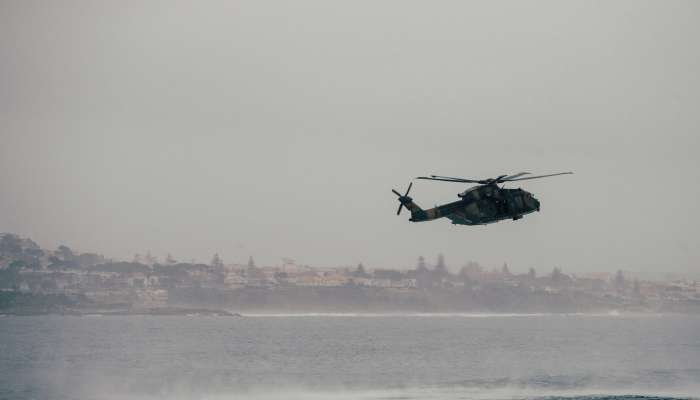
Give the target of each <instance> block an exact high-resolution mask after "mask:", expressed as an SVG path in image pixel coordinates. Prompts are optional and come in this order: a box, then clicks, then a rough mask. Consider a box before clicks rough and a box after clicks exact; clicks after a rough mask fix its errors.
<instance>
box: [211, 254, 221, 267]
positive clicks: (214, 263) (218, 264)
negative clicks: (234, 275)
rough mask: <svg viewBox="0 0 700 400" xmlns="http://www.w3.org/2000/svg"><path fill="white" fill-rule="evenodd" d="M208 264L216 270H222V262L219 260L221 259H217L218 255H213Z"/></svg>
mask: <svg viewBox="0 0 700 400" xmlns="http://www.w3.org/2000/svg"><path fill="white" fill-rule="evenodd" d="M210 264H211V266H212V267H216V268H222V267H223V266H224V262H223V260H222V259H221V257H219V253H216V254H214V257H212V259H211V263H210Z"/></svg>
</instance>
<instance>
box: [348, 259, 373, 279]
mask: <svg viewBox="0 0 700 400" xmlns="http://www.w3.org/2000/svg"><path fill="white" fill-rule="evenodd" d="M352 275H353V276H355V277H357V278H367V277H368V276H369V274H367V271H366V270H365V266H364V265H362V263H359V264H357V269H355V272H353V274H352Z"/></svg>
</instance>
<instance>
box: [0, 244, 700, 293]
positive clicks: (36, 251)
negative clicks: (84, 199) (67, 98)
mask: <svg viewBox="0 0 700 400" xmlns="http://www.w3.org/2000/svg"><path fill="white" fill-rule="evenodd" d="M289 287H308V288H321V287H322V288H338V287H355V288H375V289H385V290H392V291H416V290H428V291H430V290H469V291H480V290H481V291H483V290H490V289H494V288H500V289H504V288H505V289H508V288H510V289H512V290H514V291H515V290H518V291H540V292H544V293H561V292H582V293H588V294H591V295H595V296H598V297H605V296H608V297H610V296H612V297H618V298H631V299H646V300H651V301H653V300H657V301H664V300H674V299H675V300H684V301H686V300H687V301H697V302H700V284H698V282H695V281H687V280H678V281H674V282H663V283H660V282H650V281H640V280H636V279H629V278H627V277H626V276H625V274H623V273H622V272H621V271H618V272H617V273H613V274H607V273H600V274H588V275H586V276H580V277H577V276H570V275H567V274H564V273H563V272H562V271H561V270H560V269H558V268H554V269H553V270H552V271H551V273H548V274H546V275H543V276H538V275H537V272H536V271H535V270H534V269H530V270H529V271H528V272H527V273H525V274H513V273H511V272H510V270H509V269H508V266H507V265H505V264H504V265H503V267H502V268H499V269H495V270H485V269H484V268H482V267H481V266H480V265H479V264H477V263H474V262H470V263H468V264H466V265H465V266H463V267H462V268H461V269H460V270H459V272H457V273H455V272H452V271H450V270H449V269H448V268H447V267H446V266H445V262H444V259H443V258H442V257H439V258H438V261H437V263H436V265H434V266H428V265H427V264H426V262H425V260H424V259H423V258H422V257H421V258H420V259H419V260H418V263H417V266H416V267H415V268H411V269H404V270H389V269H375V270H371V271H370V270H367V269H365V268H364V266H363V265H362V264H360V265H358V266H356V267H338V268H312V267H308V266H301V265H297V264H296V263H294V262H293V261H291V260H284V261H283V262H282V263H281V265H279V266H274V267H267V266H263V267H258V266H256V265H255V263H254V262H253V260H252V259H250V260H249V262H248V263H247V264H246V265H235V264H231V265H226V264H224V263H223V262H222V261H221V259H220V258H219V257H218V255H215V256H214V258H213V259H212V261H211V262H210V263H209V264H200V263H194V262H192V263H178V262H176V261H175V260H173V259H172V257H170V256H168V257H167V258H166V262H164V263H162V264H161V263H158V262H156V260H155V259H154V258H153V257H151V256H150V255H148V256H146V257H145V258H144V257H137V258H135V259H134V260H133V261H132V262H115V261H112V260H107V259H105V258H104V257H102V256H99V255H96V254H92V253H83V254H74V253H73V251H72V250H71V249H69V248H67V247H65V246H60V247H59V248H58V249H56V250H44V249H41V248H40V247H39V246H38V245H37V244H36V243H34V242H33V241H31V240H30V239H22V238H19V237H17V236H15V235H10V234H3V235H0V291H17V292H23V293H43V294H46V293H61V294H69V295H80V296H84V297H85V298H87V299H89V300H90V301H93V302H95V303H97V304H120V303H131V304H138V305H140V306H144V307H159V306H165V305H167V304H168V298H169V293H170V292H171V291H173V290H178V289H187V288H204V289H207V288H209V289H216V290H223V291H235V290H245V289H257V290H276V289H280V288H289Z"/></svg>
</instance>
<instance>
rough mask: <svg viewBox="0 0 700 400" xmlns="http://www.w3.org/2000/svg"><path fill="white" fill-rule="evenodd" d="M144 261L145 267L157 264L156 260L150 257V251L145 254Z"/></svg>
mask: <svg viewBox="0 0 700 400" xmlns="http://www.w3.org/2000/svg"><path fill="white" fill-rule="evenodd" d="M145 261H146V265H153V264H156V263H157V262H158V258H156V257H153V256H152V255H151V251H150V250H148V251H147V252H146V257H145Z"/></svg>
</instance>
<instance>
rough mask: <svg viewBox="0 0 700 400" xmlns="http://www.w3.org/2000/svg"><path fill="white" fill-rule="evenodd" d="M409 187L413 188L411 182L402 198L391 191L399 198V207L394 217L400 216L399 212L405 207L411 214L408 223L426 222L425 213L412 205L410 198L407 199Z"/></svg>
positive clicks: (415, 205)
mask: <svg viewBox="0 0 700 400" xmlns="http://www.w3.org/2000/svg"><path fill="white" fill-rule="evenodd" d="M411 187H413V182H411V183H410V184H409V185H408V189H406V193H405V194H404V195H403V196H402V195H401V193H399V192H397V191H396V190H394V189H392V190H391V191H392V192H394V194H395V195H397V196H398V197H399V203H401V204H400V205H399V209H398V210H396V215H399V214H401V210H402V209H403V208H404V207H406V208H407V209H408V211H410V212H411V218H410V219H409V221H413V222H418V221H426V220H428V215H427V214H426V212H425V211H424V210H423V209H422V208H420V207H419V206H418V204H416V203H414V202H413V199H412V198H410V197H408V193H409V192H410V191H411Z"/></svg>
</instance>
